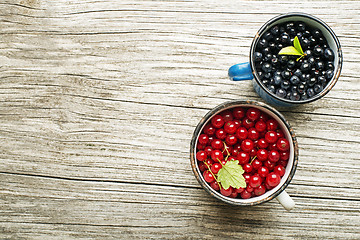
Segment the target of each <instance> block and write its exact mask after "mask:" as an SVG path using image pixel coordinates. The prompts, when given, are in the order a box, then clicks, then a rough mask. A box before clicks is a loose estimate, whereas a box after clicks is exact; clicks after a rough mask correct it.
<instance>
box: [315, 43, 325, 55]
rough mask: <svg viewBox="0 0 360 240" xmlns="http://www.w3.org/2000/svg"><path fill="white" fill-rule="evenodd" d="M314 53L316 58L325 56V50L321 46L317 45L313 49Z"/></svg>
mask: <svg viewBox="0 0 360 240" xmlns="http://www.w3.org/2000/svg"><path fill="white" fill-rule="evenodd" d="M313 52H314V55H315V56H321V55H323V54H324V49H322V47H320V46H319V45H316V46H315V47H314V49H313Z"/></svg>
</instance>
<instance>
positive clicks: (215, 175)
mask: <svg viewBox="0 0 360 240" xmlns="http://www.w3.org/2000/svg"><path fill="white" fill-rule="evenodd" d="M218 160H219V159H218ZM219 162H220V164H221V165H222V163H221V161H219ZM204 163H205V165H206V166H207V168H208V169H209V171H210V173H211V174H212V175H213V177H214V179H215V181H216V182H217V183H218V184H219V187H220V189H221V188H222V187H221V184H220V182H219V181H218V180H217V178H216V175H215V173H213V172H212V171H211V168H210V166H209V165H208V164H207V163H206V162H204Z"/></svg>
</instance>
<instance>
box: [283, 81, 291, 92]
mask: <svg viewBox="0 0 360 240" xmlns="http://www.w3.org/2000/svg"><path fill="white" fill-rule="evenodd" d="M281 88H283V89H285V90H287V89H289V88H290V82H289V81H287V80H286V81H283V82H282V83H281Z"/></svg>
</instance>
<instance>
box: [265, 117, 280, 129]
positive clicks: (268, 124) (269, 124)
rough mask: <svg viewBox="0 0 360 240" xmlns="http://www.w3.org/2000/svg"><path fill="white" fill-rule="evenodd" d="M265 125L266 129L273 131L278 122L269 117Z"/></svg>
mask: <svg viewBox="0 0 360 240" xmlns="http://www.w3.org/2000/svg"><path fill="white" fill-rule="evenodd" d="M266 127H267V130H268V131H275V130H276V129H277V128H278V123H277V121H275V119H269V120H268V121H267V122H266Z"/></svg>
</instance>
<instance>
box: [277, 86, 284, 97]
mask: <svg viewBox="0 0 360 240" xmlns="http://www.w3.org/2000/svg"><path fill="white" fill-rule="evenodd" d="M276 95H277V96H279V97H281V98H285V96H286V91H285V90H284V89H282V88H278V89H277V90H276Z"/></svg>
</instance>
